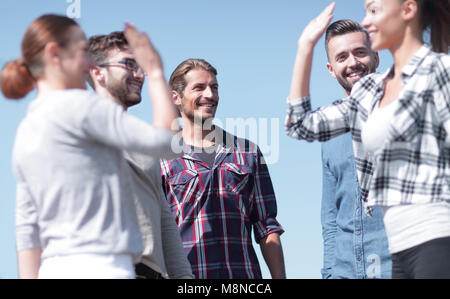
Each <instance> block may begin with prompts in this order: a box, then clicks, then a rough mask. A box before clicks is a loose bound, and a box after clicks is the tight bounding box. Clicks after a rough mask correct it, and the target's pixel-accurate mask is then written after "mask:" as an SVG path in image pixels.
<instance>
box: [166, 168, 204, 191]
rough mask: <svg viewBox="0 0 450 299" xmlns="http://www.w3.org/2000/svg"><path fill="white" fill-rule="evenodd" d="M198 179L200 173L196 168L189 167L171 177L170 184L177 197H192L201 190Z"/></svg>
mask: <svg viewBox="0 0 450 299" xmlns="http://www.w3.org/2000/svg"><path fill="white" fill-rule="evenodd" d="M198 181H199V180H198V173H197V172H196V171H195V170H192V169H187V170H183V171H181V172H178V173H176V174H175V175H173V176H172V177H170V179H169V184H170V186H171V188H172V191H173V192H175V194H176V196H177V198H185V197H192V195H194V194H195V195H196V194H197V193H198V192H200V191H201V190H199V186H198Z"/></svg>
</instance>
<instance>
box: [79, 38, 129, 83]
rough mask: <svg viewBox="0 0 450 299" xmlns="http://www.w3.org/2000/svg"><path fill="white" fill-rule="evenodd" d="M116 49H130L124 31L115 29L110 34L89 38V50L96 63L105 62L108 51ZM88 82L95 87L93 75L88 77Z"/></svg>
mask: <svg viewBox="0 0 450 299" xmlns="http://www.w3.org/2000/svg"><path fill="white" fill-rule="evenodd" d="M114 49H119V50H126V49H128V41H127V39H126V38H125V35H124V33H123V31H114V32H111V33H110V34H108V35H94V36H91V37H90V38H89V40H88V51H89V54H90V55H91V59H92V62H93V63H94V64H95V65H98V64H101V63H104V62H105V60H106V58H107V57H108V52H109V51H111V50H114ZM88 82H89V84H90V85H91V87H92V88H94V82H93V81H92V78H91V76H89V77H88Z"/></svg>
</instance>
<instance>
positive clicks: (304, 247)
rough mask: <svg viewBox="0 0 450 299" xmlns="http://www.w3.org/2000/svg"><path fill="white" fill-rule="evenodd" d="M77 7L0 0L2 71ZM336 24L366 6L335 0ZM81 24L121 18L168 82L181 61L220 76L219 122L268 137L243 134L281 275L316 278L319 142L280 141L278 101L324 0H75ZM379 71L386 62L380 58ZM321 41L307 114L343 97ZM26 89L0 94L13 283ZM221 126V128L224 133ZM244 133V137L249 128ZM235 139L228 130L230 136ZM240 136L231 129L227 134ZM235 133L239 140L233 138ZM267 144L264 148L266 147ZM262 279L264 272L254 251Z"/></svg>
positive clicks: (6, 246) (137, 110)
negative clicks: (271, 220) (54, 16)
mask: <svg viewBox="0 0 450 299" xmlns="http://www.w3.org/2000/svg"><path fill="white" fill-rule="evenodd" d="M73 1H75V0H36V1H29V0H2V1H0V24H1V26H0V34H1V36H2V40H3V42H2V50H1V55H0V64H1V65H4V64H5V63H6V62H7V61H8V60H11V59H16V58H17V57H18V56H19V55H20V43H21V39H22V36H23V34H24V32H25V30H26V28H27V26H28V24H29V23H30V22H31V21H33V20H34V19H35V18H37V17H38V16H39V15H41V14H44V13H58V14H66V13H67V9H68V8H69V7H70V5H72V4H73V3H69V2H73ZM335 2H336V4H337V5H336V9H335V18H334V20H338V19H343V18H349V19H353V20H355V21H358V22H361V21H362V19H363V17H364V0H337V1H335ZM79 3H80V11H79V12H80V18H79V19H77V21H78V22H79V23H80V25H81V27H82V28H83V30H84V31H85V32H86V35H87V36H90V35H93V34H105V33H109V32H111V31H116V30H122V29H123V24H124V22H125V21H130V22H132V23H134V24H135V25H136V26H137V27H138V28H139V29H141V30H144V31H146V32H147V33H148V34H149V35H150V37H151V39H152V41H153V42H154V44H155V46H156V48H157V49H158V50H159V52H160V54H161V57H162V59H163V62H164V67H165V75H166V78H168V77H169V76H170V74H171V72H172V71H173V69H174V68H175V67H176V66H177V65H178V64H179V63H180V62H181V61H183V60H184V59H187V58H204V59H206V60H207V61H209V62H210V63H211V64H212V65H214V66H215V67H216V68H217V70H218V76H217V79H218V82H219V85H220V87H219V94H220V104H219V108H218V112H217V115H216V117H217V118H218V121H219V122H220V123H223V124H226V120H227V119H230V118H231V119H233V120H236V119H238V118H242V120H244V121H248V122H247V123H248V124H250V123H252V122H253V123H256V124H257V128H258V130H259V131H258V132H259V133H260V132H264V131H261V130H263V127H264V124H265V123H267V124H268V127H269V131H270V134H269V135H268V136H269V137H268V140H267V138H266V137H265V135H264V134H259V133H258V134H256V135H251V134H250V133H248V135H246V133H243V134H244V136H242V135H240V136H241V137H247V138H250V139H252V140H253V141H255V142H256V143H258V144H260V145H261V146H262V147H264V146H263V144H262V143H264V144H266V143H267V145H270V146H268V147H264V148H266V149H267V150H266V151H265V150H263V153H264V154H265V155H266V157H268V158H269V159H268V160H271V161H270V162H271V163H270V164H269V171H270V174H271V177H272V182H273V185H274V188H275V192H276V196H277V201H278V220H279V222H280V223H281V224H282V225H283V227H284V229H285V231H286V232H285V233H284V234H283V235H282V237H281V239H282V243H283V249H284V256H285V262H286V270H287V275H288V277H289V278H320V269H321V267H322V249H323V248H322V235H321V226H320V201H321V195H322V191H321V189H322V168H321V160H320V144H319V143H312V144H310V143H306V142H303V141H302V142H300V141H297V140H293V139H290V138H288V137H287V136H286V135H285V133H284V125H283V122H284V117H285V112H286V107H287V106H286V97H287V95H288V92H289V86H290V77H291V73H292V67H293V62H294V58H295V53H296V49H297V39H298V37H299V36H300V34H301V32H302V29H303V28H304V27H305V26H306V25H307V24H308V23H309V21H310V20H311V19H312V18H313V17H315V16H316V15H317V14H318V13H319V12H320V11H321V10H322V9H323V8H324V7H325V6H326V5H327V4H329V3H331V1H328V0H315V1H304V0H189V1H187V0H145V1H144V0H128V1H123V0H95V1H92V0H90V1H88V0H79ZM380 59H381V63H380V67H379V69H378V70H379V71H384V70H386V69H387V68H388V67H390V65H391V64H392V58H391V56H390V55H389V53H387V52H381V53H380ZM325 66H326V54H325V50H324V41H323V38H322V39H321V40H320V41H319V43H318V46H317V47H316V50H315V53H314V64H313V73H312V81H311V95H312V103H313V107H318V106H323V105H326V104H329V103H331V102H332V101H333V100H336V99H338V98H341V97H343V91H342V89H341V88H340V86H339V85H338V84H337V82H336V81H335V80H334V79H333V78H331V77H330V75H329V74H328V71H327V70H326V67H325ZM34 96H35V92H32V93H31V94H29V95H28V96H27V98H25V99H24V100H21V101H9V100H6V99H5V98H4V97H3V96H2V95H1V94H0V132H1V138H2V142H1V145H0V157H1V158H0V190H1V191H0V192H1V197H0V236H1V244H0V278H16V277H17V262H16V252H15V237H14V203H15V178H14V176H13V174H12V171H11V150H12V146H13V142H14V137H15V133H16V129H17V126H18V124H19V123H20V121H21V119H22V118H23V117H24V115H25V113H26V109H27V107H28V105H29V103H30V101H32V100H33V97H34ZM129 112H130V113H132V114H134V115H136V116H138V117H140V118H141V119H144V120H146V121H148V122H151V105H150V100H149V96H148V93H147V90H146V89H144V91H143V102H142V104H140V105H139V106H137V107H134V108H131V109H130V111H129ZM225 129H229V128H227V127H225ZM249 131H250V130H249ZM232 133H233V132H232ZM234 133H236V134H238V133H239V132H238V131H236V132H234ZM238 135H239V134H238ZM267 141H268V142H267ZM255 246H256V247H257V248H256V251H257V253H258V256H259V258H260V263H261V266H262V270H263V276H264V278H270V274H269V271H268V269H267V267H266V266H265V263H264V261H263V259H262V256H261V254H260V250H259V248H258V247H259V246H258V245H255Z"/></svg>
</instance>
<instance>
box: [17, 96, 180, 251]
mask: <svg viewBox="0 0 450 299" xmlns="http://www.w3.org/2000/svg"><path fill="white" fill-rule="evenodd" d="M172 136H173V134H172V133H171V132H169V131H167V130H163V129H155V128H152V127H151V126H150V125H148V124H146V123H145V122H143V121H141V120H139V119H137V118H135V117H133V116H131V115H129V114H127V113H126V112H124V110H123V108H122V107H121V106H119V105H117V104H115V103H114V102H113V101H111V100H110V99H106V98H102V97H100V96H98V95H96V94H94V93H91V92H88V91H86V90H60V91H54V92H51V93H49V94H46V95H45V96H42V97H39V98H37V99H36V100H35V101H33V102H32V103H31V104H30V107H29V109H28V112H27V115H26V117H25V118H24V120H23V121H22V123H21V124H20V126H19V128H18V131H17V135H16V140H15V144H14V149H13V170H14V173H15V175H16V177H17V194H16V196H17V199H16V241H17V249H18V250H24V249H30V248H37V247H41V248H42V258H43V259H45V258H46V257H51V256H57V255H70V254H82V253H100V254H102V253H105V254H131V255H133V257H134V259H135V260H137V259H138V258H139V255H140V253H141V251H142V249H143V247H142V241H141V235H140V233H139V227H138V222H137V217H136V209H135V206H134V203H133V200H132V198H131V197H130V196H129V195H130V194H132V189H131V184H130V181H129V177H130V173H129V167H128V165H127V163H126V161H125V159H124V157H123V151H122V150H130V151H136V152H142V153H148V154H151V155H153V156H154V157H156V158H173V157H175V155H174V154H173V153H172V151H171V139H172Z"/></svg>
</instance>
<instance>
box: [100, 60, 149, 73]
mask: <svg viewBox="0 0 450 299" xmlns="http://www.w3.org/2000/svg"><path fill="white" fill-rule="evenodd" d="M97 66H99V67H105V66H116V67H124V68H125V69H127V70H128V71H130V72H134V73H136V74H138V75H139V74H142V75H144V76H145V75H146V74H145V72H144V71H143V70H142V68H141V67H140V66H139V65H138V64H137V63H136V61H134V60H132V59H122V60H119V61H117V62H105V63H100V64H97Z"/></svg>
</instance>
